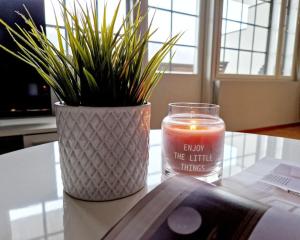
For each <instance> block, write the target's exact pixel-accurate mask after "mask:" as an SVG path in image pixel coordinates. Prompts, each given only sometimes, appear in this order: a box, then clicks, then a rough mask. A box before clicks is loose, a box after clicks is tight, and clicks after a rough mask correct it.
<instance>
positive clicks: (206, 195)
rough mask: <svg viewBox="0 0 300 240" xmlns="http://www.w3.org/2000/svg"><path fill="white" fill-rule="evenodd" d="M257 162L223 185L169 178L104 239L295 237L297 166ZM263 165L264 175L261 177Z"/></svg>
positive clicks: (298, 233) (299, 233) (298, 227)
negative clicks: (260, 164)
mask: <svg viewBox="0 0 300 240" xmlns="http://www.w3.org/2000/svg"><path fill="white" fill-rule="evenodd" d="M261 163H262V164H264V166H257V165H254V167H253V168H249V170H247V171H246V172H243V173H241V174H240V175H237V176H235V177H232V178H229V179H225V180H224V181H223V183H222V185H223V186H214V185H211V184H207V183H204V182H201V181H199V180H197V179H194V178H192V177H187V176H180V175H178V176H175V177H172V178H170V179H168V180H166V181H165V182H163V183H162V184H160V185H159V186H158V187H156V188H155V189H154V190H153V191H151V192H150V193H149V194H147V195H146V196H145V197H144V198H143V199H142V200H140V201H139V202H138V203H137V204H136V206H135V207H133V208H132V209H131V210H130V211H129V212H128V214H126V215H125V216H124V217H123V218H122V219H121V220H120V221H119V222H118V223H117V224H116V226H114V227H113V228H112V229H111V230H110V231H109V233H108V234H107V235H106V236H105V237H104V239H106V240H110V239H114V240H117V239H122V240H127V239H128V240H134V239H155V240H161V239H259V240H261V239H270V240H271V239H272V240H274V239H275V240H276V239H285V240H289V239H295V240H296V239H300V211H299V209H300V195H299V194H298V192H297V191H298V189H299V192H300V185H299V186H298V185H297V184H298V181H299V182H300V178H298V177H297V176H300V174H298V173H300V168H298V167H296V166H291V165H288V164H281V163H274V162H272V161H262V162H261ZM258 165H259V164H258ZM262 167H264V168H265V169H264V170H266V168H267V169H268V171H264V174H262V175H260V172H261V173H262V172H263V171H261V169H262ZM266 173H267V174H266ZM249 178H250V179H249ZM286 178H288V179H286ZM250 199H252V200H250ZM254 199H255V200H254ZM287 206H289V208H288V207H287ZM298 211H299V212H298Z"/></svg>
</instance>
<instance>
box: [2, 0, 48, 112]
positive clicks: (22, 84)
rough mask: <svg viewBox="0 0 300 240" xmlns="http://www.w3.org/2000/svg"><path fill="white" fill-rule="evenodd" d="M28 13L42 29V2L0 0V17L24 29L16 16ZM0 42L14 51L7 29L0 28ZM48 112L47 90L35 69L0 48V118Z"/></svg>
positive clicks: (43, 16) (43, 18) (34, 0)
mask: <svg viewBox="0 0 300 240" xmlns="http://www.w3.org/2000/svg"><path fill="white" fill-rule="evenodd" d="M23 5H25V6H26V8H27V9H28V10H29V12H30V14H31V16H32V18H33V20H34V21H35V23H36V25H38V26H41V27H43V28H44V29H45V9H44V0H0V18H2V19H3V20H4V21H5V22H7V23H8V24H9V25H11V26H14V24H15V23H17V24H18V25H20V26H21V27H22V28H26V29H28V27H27V25H26V24H25V23H24V21H23V20H22V18H21V17H20V16H19V15H18V14H17V13H16V11H19V12H21V13H24V14H25V9H24V6H23ZM0 43H1V44H3V45H4V46H6V47H7V48H9V49H12V50H14V51H17V47H16V44H15V43H14V42H13V40H12V39H11V37H10V35H9V33H8V32H7V30H6V29H5V28H4V27H3V26H2V25H0ZM50 113H51V98H50V89H49V87H48V86H47V85H46V84H45V82H44V80H43V79H42V78H41V77H40V76H39V75H38V74H37V73H36V71H35V69H33V68H32V67H30V66H27V65H26V63H23V62H22V61H21V60H19V59H17V58H16V57H14V56H12V55H10V54H8V53H7V52H5V51H4V50H2V49H0V117H17V116H32V115H43V114H50Z"/></svg>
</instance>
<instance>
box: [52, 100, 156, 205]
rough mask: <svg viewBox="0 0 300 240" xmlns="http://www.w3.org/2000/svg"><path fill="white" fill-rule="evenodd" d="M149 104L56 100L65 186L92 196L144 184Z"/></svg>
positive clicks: (108, 196)
mask: <svg viewBox="0 0 300 240" xmlns="http://www.w3.org/2000/svg"><path fill="white" fill-rule="evenodd" d="M150 112H151V105H150V103H148V104H145V105H140V106H130V107H83V106H78V107H73V106H66V105H62V104H59V103H56V122H57V130H58V136H59V151H60V164H61V171H62V180H63V185H64V191H65V192H67V193H68V194H69V195H71V196H73V197H75V198H79V199H83V200H88V201H105V200H112V199H118V198H122V197H126V196H129V195H131V194H133V193H135V192H137V191H139V190H140V189H142V188H143V187H144V186H145V183H146V177H147V168H148V157H149V131H150Z"/></svg>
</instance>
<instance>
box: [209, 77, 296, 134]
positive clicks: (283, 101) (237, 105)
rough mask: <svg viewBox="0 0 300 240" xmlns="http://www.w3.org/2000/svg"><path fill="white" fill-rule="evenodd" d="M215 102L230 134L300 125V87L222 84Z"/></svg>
mask: <svg viewBox="0 0 300 240" xmlns="http://www.w3.org/2000/svg"><path fill="white" fill-rule="evenodd" d="M214 94H215V97H216V102H217V103H218V104H219V105H220V106H221V117H222V118H223V119H224V121H225V123H226V128H227V130H246V129H255V128H262V127H269V126H278V125H283V124H289V123H295V122H299V121H300V117H299V112H300V111H299V110H300V104H299V103H300V101H299V100H300V83H299V82H293V81H284V80H263V79H262V80H254V81H253V80H251V81H250V80H248V81H247V80H219V81H217V82H216V85H215V92H214Z"/></svg>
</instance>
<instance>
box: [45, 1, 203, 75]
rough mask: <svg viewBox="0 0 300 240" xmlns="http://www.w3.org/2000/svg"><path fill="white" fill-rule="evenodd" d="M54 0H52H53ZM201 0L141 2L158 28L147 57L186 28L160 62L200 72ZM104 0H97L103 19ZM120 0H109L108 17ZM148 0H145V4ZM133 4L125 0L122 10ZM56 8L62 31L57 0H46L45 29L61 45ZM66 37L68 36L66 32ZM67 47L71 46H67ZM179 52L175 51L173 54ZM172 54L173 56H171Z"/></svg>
mask: <svg viewBox="0 0 300 240" xmlns="http://www.w3.org/2000/svg"><path fill="white" fill-rule="evenodd" d="M51 2H52V3H51ZM79 2H80V4H82V5H85V4H86V3H88V4H90V2H91V0H80V1H79ZM199 2H200V1H199V0H186V1H184V2H183V1H182V0H164V1H161V0H148V6H142V7H145V8H146V9H148V23H149V24H150V21H151V19H152V17H153V16H154V18H153V24H152V30H155V29H158V31H157V32H156V33H155V34H154V35H153V37H152V38H151V41H150V42H149V44H148V59H149V58H151V57H152V56H153V54H154V53H155V52H156V51H157V50H158V49H159V48H160V47H161V46H162V43H163V42H164V41H166V40H167V39H168V38H169V37H170V36H174V35H175V34H177V33H181V32H184V35H183V36H182V38H181V39H180V41H179V42H178V44H176V45H175V46H174V47H173V49H172V50H171V52H170V54H169V55H168V56H166V58H165V59H164V61H163V64H162V66H161V68H162V69H164V70H167V71H168V72H185V73H197V71H198V64H197V63H198V33H199V31H198V26H199V24H198V22H199ZM104 3H105V1H103V0H101V1H100V0H97V1H96V4H97V6H98V10H99V11H98V13H99V18H100V20H101V19H102V15H103V13H102V12H103V7H104ZM117 3H118V1H117V0H115V1H107V6H108V11H107V13H108V14H107V15H108V16H107V18H108V19H111V18H112V13H113V10H114V9H115V8H116V6H117ZM145 3H147V1H142V4H145ZM64 4H66V6H67V7H68V9H70V8H71V9H72V8H73V4H74V0H64ZM130 5H131V0H122V1H121V6H120V11H121V12H123V13H124V16H125V14H126V11H128V9H129V7H130ZM53 7H54V10H55V11H56V12H57V16H58V22H59V24H60V26H61V28H62V33H64V31H63V28H64V26H63V20H62V17H61V16H60V14H58V13H60V10H59V9H60V6H59V3H58V1H57V0H52V1H51V0H47V1H45V9H47V10H46V11H45V12H46V32H47V36H48V38H49V39H50V40H51V41H52V42H53V43H54V44H55V45H56V46H58V42H57V35H56V30H55V24H56V21H55V15H54V12H53ZM122 21H123V19H122V17H120V18H118V19H117V23H116V24H117V25H118V26H120V25H121V23H122ZM65 38H66V36H65ZM67 51H68V50H67ZM174 53H176V54H174ZM172 57H173V58H172Z"/></svg>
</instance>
